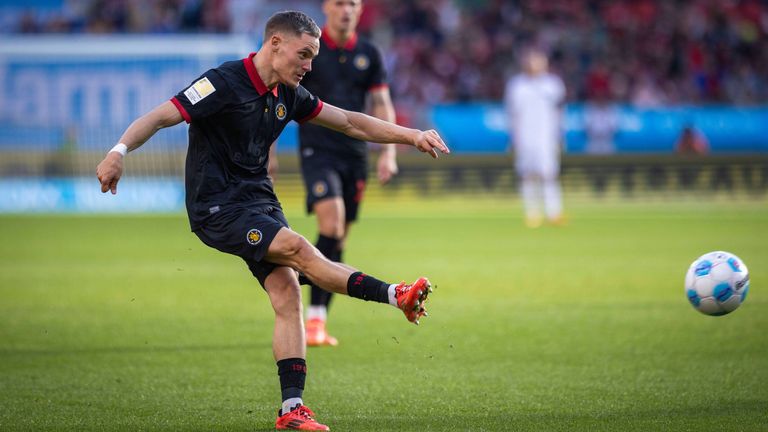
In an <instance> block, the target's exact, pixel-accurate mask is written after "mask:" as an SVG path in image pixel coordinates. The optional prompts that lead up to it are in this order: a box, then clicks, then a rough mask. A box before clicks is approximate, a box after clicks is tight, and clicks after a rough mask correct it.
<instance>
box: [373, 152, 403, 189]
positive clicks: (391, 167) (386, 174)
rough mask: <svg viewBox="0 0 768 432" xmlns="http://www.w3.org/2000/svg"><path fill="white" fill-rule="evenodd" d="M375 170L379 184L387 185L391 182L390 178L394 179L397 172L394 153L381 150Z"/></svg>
mask: <svg viewBox="0 0 768 432" xmlns="http://www.w3.org/2000/svg"><path fill="white" fill-rule="evenodd" d="M390 145H394V144H390ZM376 168H377V169H376V171H377V174H378V177H379V183H380V184H387V183H389V181H390V180H392V177H394V176H395V175H396V174H397V173H398V171H399V169H398V167H397V158H396V157H395V152H393V151H387V150H386V149H382V150H381V154H380V155H379V162H378V164H377V167H376Z"/></svg>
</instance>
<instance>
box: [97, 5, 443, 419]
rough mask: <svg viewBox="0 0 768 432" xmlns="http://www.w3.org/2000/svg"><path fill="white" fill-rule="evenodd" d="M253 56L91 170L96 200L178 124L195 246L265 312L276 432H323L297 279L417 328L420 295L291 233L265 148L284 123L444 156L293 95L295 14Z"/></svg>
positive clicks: (305, 34)
mask: <svg viewBox="0 0 768 432" xmlns="http://www.w3.org/2000/svg"><path fill="white" fill-rule="evenodd" d="M264 33H265V34H264V44H263V45H262V46H261V48H260V49H259V51H258V52H257V53H253V54H251V55H249V56H248V57H246V58H245V59H243V60H239V61H231V62H227V63H224V64H222V65H221V66H219V67H218V68H216V69H211V70H209V71H207V72H205V73H204V74H203V75H202V76H201V77H199V78H198V79H196V80H195V81H194V82H193V83H192V85H190V86H189V87H188V88H186V89H185V90H183V91H181V92H179V93H178V94H177V95H176V96H174V97H173V98H171V100H170V101H168V102H165V103H163V104H161V105H159V106H158V107H156V108H154V109H153V110H152V111H150V112H149V113H147V114H145V115H143V116H141V117H139V118H138V119H136V120H135V121H134V122H133V123H131V125H130V126H129V127H128V129H127V130H126V131H125V132H124V133H123V136H122V137H121V139H120V143H119V144H117V145H116V146H115V147H114V148H113V149H112V150H111V151H110V152H109V153H107V156H106V157H105V158H104V160H103V161H102V162H101V163H100V164H99V166H98V167H97V168H96V174H97V176H98V178H99V181H100V182H101V191H102V192H107V191H111V192H112V193H113V194H115V193H117V183H118V181H119V180H120V177H121V175H122V173H123V158H124V157H125V155H126V153H127V152H128V151H131V150H135V149H136V148H138V147H139V146H141V145H142V144H143V143H144V142H146V141H147V140H148V139H149V138H150V137H152V135H154V134H155V132H157V131H158V130H159V129H162V128H166V127H170V126H174V125H176V124H178V123H180V122H181V121H182V120H185V121H186V122H187V123H189V125H190V126H189V149H188V153H187V162H186V176H185V177H186V179H185V182H186V206H187V214H188V215H189V222H190V225H191V228H192V231H193V232H194V233H195V234H196V235H197V236H198V237H199V238H200V240H202V241H203V243H205V244H207V245H208V246H211V247H213V248H216V249H218V250H220V251H222V252H226V253H230V254H233V255H237V256H239V257H241V258H242V259H243V260H244V261H245V262H246V264H247V265H248V267H249V269H250V270H251V272H252V273H253V275H254V276H255V277H256V278H257V279H258V281H259V283H261V285H262V286H263V287H264V289H265V290H266V292H267V295H268V296H269V300H270V302H271V303H272V308H273V309H274V311H275V330H274V336H273V344H272V347H273V351H274V355H275V360H276V361H277V369H278V375H279V377H280V387H281V389H282V400H283V404H282V408H281V409H280V411H279V413H278V418H277V421H276V424H275V427H276V428H277V429H294V430H329V428H328V426H325V425H323V424H320V423H318V422H317V421H316V420H315V418H314V414H313V413H312V411H311V410H310V409H309V408H307V407H306V406H304V402H303V401H302V392H303V390H304V381H305V378H306V373H307V367H306V362H305V360H304V359H305V352H306V347H305V341H304V336H305V335H304V323H303V319H302V312H301V309H302V306H301V290H300V288H299V284H298V278H297V273H296V272H297V271H298V272H301V273H302V274H304V275H306V277H308V278H309V279H310V280H311V281H313V282H314V283H316V284H317V285H319V286H320V287H322V288H324V289H326V290H329V291H333V292H336V293H340V294H347V295H349V296H351V297H356V298H360V299H363V300H368V301H377V302H380V303H389V304H391V305H393V306H395V307H398V308H399V309H400V310H402V311H403V312H404V313H405V316H406V318H407V319H408V321H410V322H413V323H417V324H418V322H419V318H421V317H422V316H424V315H426V310H425V309H424V302H425V301H426V300H427V295H428V294H429V292H430V291H431V287H430V283H429V281H428V280H427V279H426V278H419V279H417V280H416V281H415V282H414V283H413V284H410V285H408V284H404V283H400V284H389V283H385V282H382V281H380V280H378V279H376V278H374V277H372V276H369V275H367V274H365V273H362V272H359V271H357V270H355V269H352V268H351V267H349V266H346V265H343V264H337V263H333V262H332V261H329V260H328V259H327V258H325V257H324V256H323V255H322V254H321V253H320V252H319V251H318V250H317V249H316V248H315V247H314V246H313V245H312V244H311V243H309V242H308V241H307V240H306V239H305V238H304V237H302V236H301V235H299V234H297V233H295V232H293V231H291V229H290V228H289V227H288V222H287V221H286V219H285V216H283V212H282V209H281V207H280V203H279V202H278V200H277V197H276V196H275V193H274V190H273V188H272V183H271V181H270V180H269V178H268V177H267V164H268V153H269V147H270V145H271V143H272V142H274V141H275V140H276V139H277V137H278V136H279V135H280V132H281V131H282V130H283V128H284V127H285V125H286V124H287V123H288V122H289V121H291V120H297V121H299V122H306V121H311V122H313V123H315V124H318V125H321V126H324V127H327V128H331V129H335V130H337V131H340V132H343V133H345V134H347V135H349V136H352V137H355V138H357V139H361V140H365V141H372V142H381V143H401V144H410V145H413V146H415V147H416V148H418V149H419V150H420V151H422V152H426V153H429V154H430V155H431V156H432V157H434V158H437V152H438V151H440V152H443V153H449V152H450V150H449V149H448V147H447V146H446V145H445V143H443V141H442V139H441V138H440V136H439V135H438V134H437V132H435V131H434V130H429V131H419V130H414V129H407V128H403V127H400V126H397V125H395V124H392V123H387V122H385V121H382V120H378V119H376V118H373V117H369V116H367V115H365V114H361V113H358V112H352V111H346V110H343V109H340V108H337V107H334V106H332V105H330V104H323V103H322V102H321V101H320V100H319V99H318V98H316V97H315V96H313V95H312V94H310V93H309V92H308V91H307V90H305V89H304V88H303V87H302V86H300V85H299V81H301V79H302V77H303V76H304V74H305V73H307V72H308V71H309V70H311V68H312V59H313V58H315V56H317V54H318V50H319V47H320V43H319V37H320V29H319V28H318V27H317V25H316V24H315V22H314V21H312V19H311V18H309V17H308V16H306V15H305V14H303V13H301V12H295V11H289V12H280V13H277V14H275V15H273V16H272V17H271V18H270V19H269V21H267V25H266V29H265V32H264Z"/></svg>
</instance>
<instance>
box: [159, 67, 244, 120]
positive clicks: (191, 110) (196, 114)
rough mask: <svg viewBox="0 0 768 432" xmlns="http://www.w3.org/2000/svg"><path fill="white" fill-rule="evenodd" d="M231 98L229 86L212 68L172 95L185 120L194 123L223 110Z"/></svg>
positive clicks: (172, 100)
mask: <svg viewBox="0 0 768 432" xmlns="http://www.w3.org/2000/svg"><path fill="white" fill-rule="evenodd" d="M230 98H231V94H230V90H229V86H228V85H227V83H226V82H225V81H224V79H223V78H222V77H221V75H219V73H218V72H216V70H214V69H211V70H209V71H207V72H205V73H204V74H203V75H201V76H200V77H199V78H197V79H196V80H195V81H193V82H192V84H190V85H189V86H188V87H187V88H185V89H184V90H182V91H180V92H179V93H178V94H177V95H176V96H174V97H172V98H171V102H172V103H173V104H174V105H175V106H176V109H178V110H179V112H180V113H181V116H182V117H183V118H184V121H186V122H187V123H192V122H193V121H195V120H198V119H202V118H205V117H208V116H210V115H213V114H216V113H217V112H219V111H221V110H222V108H224V106H225V105H226V104H227V101H228V100H229V99H230Z"/></svg>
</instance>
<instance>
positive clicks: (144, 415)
mask: <svg viewBox="0 0 768 432" xmlns="http://www.w3.org/2000/svg"><path fill="white" fill-rule="evenodd" d="M286 210H287V213H288V217H289V220H290V221H291V223H292V225H293V227H294V228H295V229H296V230H297V231H299V232H302V233H304V234H305V235H307V237H308V238H310V239H311V240H314V235H315V234H314V232H315V231H314V230H315V228H314V220H313V219H312V218H311V217H307V216H305V215H303V214H302V213H301V212H300V206H299V205H295V206H291V207H290V208H289V207H286ZM569 214H570V224H569V225H568V226H566V227H542V228H539V229H535V230H531V229H526V228H524V227H523V224H522V221H521V217H520V209H519V207H518V205H517V204H516V203H515V202H511V203H510V202H506V201H503V200H499V199H493V198H487V199H481V200H480V201H479V202H473V201H472V200H469V199H464V200H463V199H452V200H447V201H446V200H440V201H438V200H431V201H425V202H422V203H418V202H416V201H411V202H407V203H389V204H388V203H385V202H373V203H371V204H370V205H368V206H367V207H366V208H365V209H364V214H363V217H362V220H361V223H359V224H357V225H356V226H355V227H354V228H353V233H352V236H351V239H350V242H349V244H348V252H347V254H346V261H347V262H348V263H350V264H352V265H354V266H357V267H359V268H361V269H363V270H365V271H366V272H368V273H370V274H372V275H375V276H378V277H380V278H382V279H385V280H389V281H400V280H409V281H410V280H413V279H415V278H416V277H418V276H420V275H427V276H429V277H430V278H431V280H432V281H433V283H434V284H436V285H437V289H436V290H435V293H434V294H433V296H432V297H431V299H430V301H429V303H428V305H429V311H430V317H428V318H425V319H423V320H422V325H421V326H419V327H416V326H413V325H411V324H409V323H407V322H406V321H405V319H404V318H403V316H402V314H401V313H400V312H399V311H397V310H395V309H394V308H390V307H387V306H383V305H378V304H371V303H363V302H360V301H355V300H352V299H348V298H340V297H336V299H335V302H334V304H333V305H332V310H331V321H330V323H329V326H330V330H331V331H332V333H333V334H334V335H335V336H337V337H338V338H339V340H340V342H341V345H340V346H339V347H338V348H336V349H325V348H323V349H310V350H309V352H308V364H309V375H308V382H307V390H306V392H305V401H306V402H307V404H308V405H309V406H310V407H311V408H312V409H313V410H314V411H315V412H316V413H317V415H318V418H319V420H320V421H322V422H324V423H327V424H329V425H330V426H331V428H332V430H334V431H374V430H375V431H380V430H409V431H510V430H520V431H526V430H539V431H556V430H563V431H581V430H585V431H590V432H592V431H599V430H605V431H629V430H636V431H648V430H675V431H677V430H690V431H694V430H713V431H722V430H734V431H748V430H768V282H767V281H768V247H766V240H767V239H768V205H766V203H765V201H758V202H753V203H746V202H727V201H722V202H716V203H713V204H706V203H695V202H692V201H689V202H687V203H685V202H684V203H679V202H660V203H659V202H657V203H656V204H652V205H640V204H637V203H635V204H633V203H620V202H618V203H617V202H612V203H608V202H606V203H600V202H592V203H589V204H587V203H581V204H578V203H577V204H573V205H570V206H569ZM0 239H2V241H0V430H3V431H17V430H77V431H102V430H125V431H136V430H168V431H181V430H185V431H191V430H195V431H197V430H199V431H211V430H221V431H254V430H255V431H259V430H272V428H273V426H274V419H275V414H276V410H277V408H278V404H279V385H278V381H277V374H276V368H275V365H274V361H273V359H272V353H271V333H272V322H273V319H272V313H271V310H270V308H269V305H268V301H267V299H266V296H265V294H264V293H263V292H262V290H261V288H260V287H259V286H258V284H257V283H256V282H255V280H253V279H252V278H251V277H250V274H249V272H248V270H247V268H246V267H245V265H244V264H243V263H242V262H241V261H240V260H239V259H238V258H235V257H231V256H227V255H223V254H220V253H218V252H216V251H214V250H212V249H209V248H207V247H206V246H204V245H203V244H202V243H200V242H199V241H198V240H197V238H196V237H195V236H194V235H193V234H192V233H190V232H189V230H188V225H187V222H186V218H185V216H184V215H181V214H179V215H150V216H147V215H145V216H130V215H129V216H75V215H70V216H66V215H65V216H46V215H17V216H2V217H0ZM718 249H722V250H728V251H731V252H733V253H736V254H737V255H739V256H740V257H741V258H742V259H743V260H744V261H745V262H746V264H747V265H748V266H749V269H750V272H751V277H752V288H751V291H750V294H749V297H748V298H747V301H746V302H745V304H744V305H742V307H741V308H740V309H739V310H737V311H735V312H734V313H732V314H730V315H727V316H724V317H718V318H712V317H707V316H704V315H701V314H699V313H698V312H696V311H695V310H693V308H691V306H690V305H689V304H688V302H687V300H686V298H685V295H684V293H683V286H682V285H683V277H684V273H685V271H686V269H687V267H688V265H689V264H690V262H691V261H692V260H693V259H694V258H696V257H697V256H699V255H700V254H703V253H704V252H708V251H711V250H718ZM305 292H306V291H305Z"/></svg>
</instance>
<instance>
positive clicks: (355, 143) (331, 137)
mask: <svg viewBox="0 0 768 432" xmlns="http://www.w3.org/2000/svg"><path fill="white" fill-rule="evenodd" d="M301 85H302V86H304V87H305V88H306V89H307V90H309V92H310V93H312V94H314V95H316V96H317V97H319V98H320V99H322V100H323V101H325V102H327V103H329V104H331V105H335V106H337V107H339V108H343V109H345V110H350V111H363V109H364V108H365V97H366V95H367V94H368V92H369V91H370V90H372V89H375V88H377V87H380V86H386V85H387V84H386V72H385V70H384V64H383V60H382V58H381V54H380V53H379V50H378V49H376V47H375V46H374V45H373V44H371V43H370V42H368V41H366V40H364V39H359V38H357V36H356V35H355V36H353V37H352V38H351V39H350V40H349V41H347V43H346V44H345V45H344V46H343V47H340V46H337V45H336V43H335V42H334V41H333V40H332V39H331V38H330V37H329V36H328V33H327V32H326V31H325V29H324V30H323V34H322V36H321V37H320V53H319V54H318V56H317V57H316V58H315V59H314V60H313V61H312V71H310V72H308V73H306V74H305V75H304V78H303V79H302V80H301ZM299 140H300V147H301V151H302V154H307V152H317V151H318V150H319V151H320V152H322V153H324V154H332V155H337V156H340V157H345V158H358V159H363V160H364V159H365V157H366V156H367V154H368V151H367V147H366V144H365V142H363V141H360V140H356V139H354V138H350V137H348V136H346V135H344V134H342V133H339V132H335V131H332V130H330V129H326V128H323V127H320V126H317V125H312V124H303V125H301V126H300V127H299ZM310 149H311V150H310Z"/></svg>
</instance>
